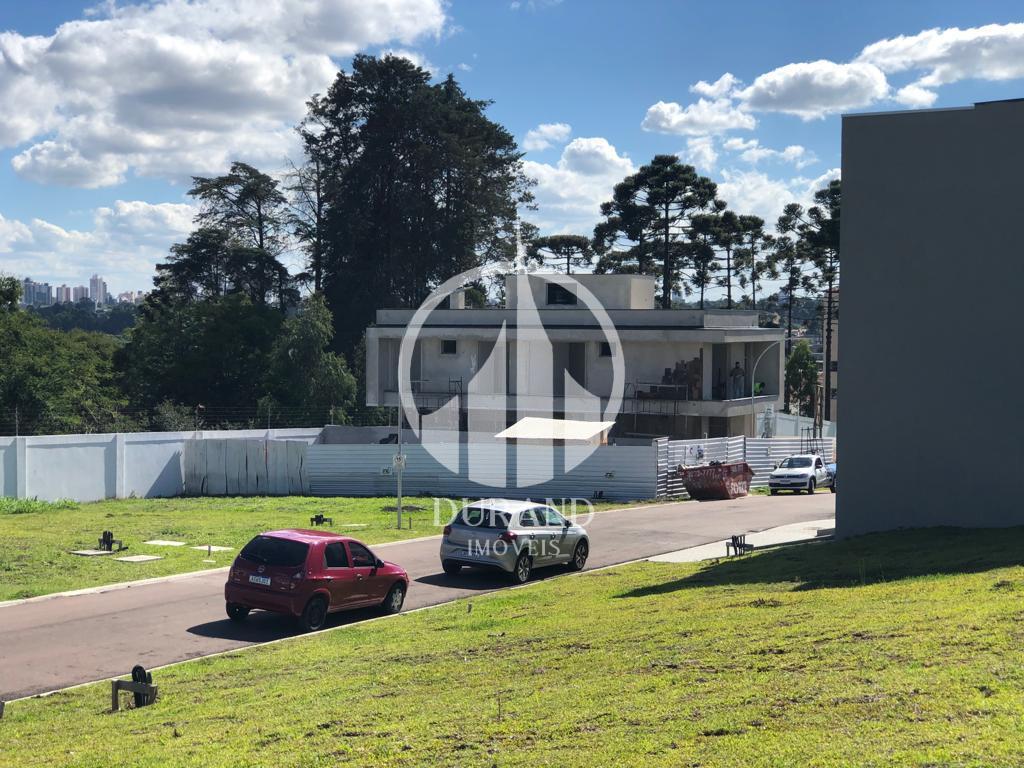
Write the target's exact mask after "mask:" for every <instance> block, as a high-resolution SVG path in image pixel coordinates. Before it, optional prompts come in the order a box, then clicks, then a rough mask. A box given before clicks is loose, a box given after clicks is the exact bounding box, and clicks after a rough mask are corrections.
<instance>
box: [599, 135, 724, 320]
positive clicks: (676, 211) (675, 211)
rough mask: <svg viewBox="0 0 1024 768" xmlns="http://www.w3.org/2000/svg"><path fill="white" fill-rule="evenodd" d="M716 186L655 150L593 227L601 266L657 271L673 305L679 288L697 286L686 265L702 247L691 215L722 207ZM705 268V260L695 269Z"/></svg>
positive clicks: (664, 300)
mask: <svg viewBox="0 0 1024 768" xmlns="http://www.w3.org/2000/svg"><path fill="white" fill-rule="evenodd" d="M717 189H718V188H717V186H716V185H715V183H714V182H713V181H711V179H708V178H707V177H705V176H701V175H699V174H698V173H697V171H696V169H694V167H693V166H692V165H684V164H683V163H682V162H680V160H679V158H678V157H676V156H675V155H656V156H655V157H654V159H653V160H652V161H651V162H650V163H648V164H646V165H644V166H642V167H641V168H640V170H638V171H637V172H636V173H635V174H632V175H630V176H627V177H626V179H624V180H623V182H622V184H620V185H617V186H616V187H615V190H614V193H613V198H612V200H611V201H610V202H608V203H606V204H605V205H603V206H602V208H601V211H602V215H604V217H605V220H604V221H603V222H601V223H600V224H598V225H597V227H596V228H595V230H594V241H595V244H596V246H597V248H598V250H599V251H600V252H601V254H602V258H601V261H600V262H599V265H598V266H599V268H600V270H601V271H608V272H616V271H631V272H639V273H640V274H658V275H659V276H660V278H661V306H662V307H663V308H665V309H669V308H671V306H672V295H673V294H674V293H676V292H679V291H682V292H689V291H690V290H692V287H693V285H692V283H691V282H687V281H685V279H684V269H685V268H686V267H687V266H688V264H689V263H690V261H689V260H690V259H691V257H692V256H694V254H695V253H703V247H702V246H699V244H698V243H697V241H696V240H694V239H693V233H692V218H693V217H694V216H696V215H699V214H702V213H713V212H715V211H716V210H717V208H716V202H717V201H716V199H715V195H716V194H717ZM621 267H625V269H621ZM705 273H706V269H705V266H704V265H701V266H700V267H698V269H697V270H696V272H695V275H696V277H697V279H698V280H700V279H702V278H703V275H704V274H705Z"/></svg>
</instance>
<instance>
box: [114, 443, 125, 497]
mask: <svg viewBox="0 0 1024 768" xmlns="http://www.w3.org/2000/svg"><path fill="white" fill-rule="evenodd" d="M125 459H126V456H125V439H124V433H123V432H118V433H116V434H115V435H114V498H115V499H123V498H125V496H126V494H125V480H124V478H125Z"/></svg>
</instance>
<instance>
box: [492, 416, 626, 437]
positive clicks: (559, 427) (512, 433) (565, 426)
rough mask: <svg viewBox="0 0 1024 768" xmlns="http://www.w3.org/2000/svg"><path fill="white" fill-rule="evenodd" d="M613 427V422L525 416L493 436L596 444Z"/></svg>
mask: <svg viewBox="0 0 1024 768" xmlns="http://www.w3.org/2000/svg"><path fill="white" fill-rule="evenodd" d="M614 426H615V422H614V421H579V420H576V419H544V418H540V417H539V416H526V417H525V418H522V419H520V420H519V421H517V422H516V423H515V424H513V425H512V426H511V427H509V428H508V429H504V430H502V431H501V432H499V433H498V434H496V435H495V437H497V438H506V439H515V440H567V441H571V442H597V441H598V440H600V438H601V437H602V435H603V433H605V432H606V431H607V430H609V429H611V428H612V427H614Z"/></svg>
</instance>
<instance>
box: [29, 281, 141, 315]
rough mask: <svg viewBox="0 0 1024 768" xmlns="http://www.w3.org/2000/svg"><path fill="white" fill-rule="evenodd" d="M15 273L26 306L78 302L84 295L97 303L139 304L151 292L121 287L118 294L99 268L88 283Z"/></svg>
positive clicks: (84, 297)
mask: <svg viewBox="0 0 1024 768" xmlns="http://www.w3.org/2000/svg"><path fill="white" fill-rule="evenodd" d="M15 277H16V278H17V280H18V281H19V282H20V283H21V287H22V295H21V304H22V305H23V306H33V307H48V306H51V305H53V304H69V303H77V302H79V301H82V300H83V299H89V300H90V301H92V302H93V304H94V305H96V306H97V307H99V306H109V305H111V304H118V303H127V304H138V303H140V302H141V301H142V300H143V299H144V298H145V297H146V295H147V293H148V291H143V290H134V291H133V290H128V291H120V292H118V293H117V294H116V298H115V294H114V293H113V292H112V291H110V290H109V288H108V287H107V282H106V280H104V279H103V276H102V275H100V274H98V273H95V272H94V273H93V274H92V276H90V277H89V284H88V285H68V284H67V283H61V284H60V285H53V284H51V283H50V282H49V281H46V280H34V279H33V278H32V277H31V276H29V275H24V276H22V275H15ZM72 282H74V281H72Z"/></svg>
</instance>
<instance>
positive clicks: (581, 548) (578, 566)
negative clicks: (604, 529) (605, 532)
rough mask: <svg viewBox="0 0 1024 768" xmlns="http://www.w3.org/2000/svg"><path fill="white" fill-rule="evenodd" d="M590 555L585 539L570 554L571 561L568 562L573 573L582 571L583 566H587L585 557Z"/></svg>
mask: <svg viewBox="0 0 1024 768" xmlns="http://www.w3.org/2000/svg"><path fill="white" fill-rule="evenodd" d="M589 554H590V546H589V545H588V544H587V542H586V539H584V540H583V541H581V542H580V543H579V544H577V545H576V550H575V551H574V552H573V553H572V560H571V561H570V562H569V567H570V568H572V569H573V570H574V571H582V570H583V566H585V565H586V564H587V555H589Z"/></svg>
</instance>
